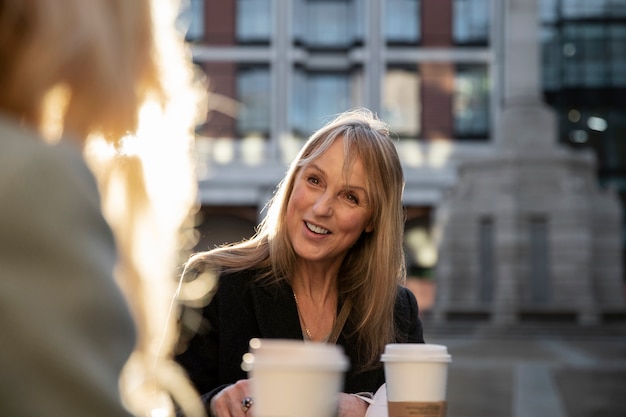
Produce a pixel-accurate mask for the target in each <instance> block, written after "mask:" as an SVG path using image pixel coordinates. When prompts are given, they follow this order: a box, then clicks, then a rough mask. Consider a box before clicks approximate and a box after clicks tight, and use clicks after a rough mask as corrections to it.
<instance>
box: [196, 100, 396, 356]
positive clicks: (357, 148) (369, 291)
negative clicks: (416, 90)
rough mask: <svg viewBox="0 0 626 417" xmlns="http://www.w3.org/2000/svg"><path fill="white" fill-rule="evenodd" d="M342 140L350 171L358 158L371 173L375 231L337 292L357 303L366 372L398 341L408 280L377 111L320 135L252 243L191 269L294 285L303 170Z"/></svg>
mask: <svg viewBox="0 0 626 417" xmlns="http://www.w3.org/2000/svg"><path fill="white" fill-rule="evenodd" d="M336 140H343V143H344V146H345V149H346V155H348V158H347V163H346V166H345V167H344V169H349V166H350V164H351V163H352V162H353V161H354V160H355V158H360V160H361V162H362V163H363V166H364V167H366V171H367V173H368V176H367V193H368V196H369V199H370V201H371V205H372V213H373V215H372V216H373V217H372V224H373V230H372V232H371V233H364V234H363V235H362V236H361V237H360V238H359V240H358V241H357V243H356V244H355V245H354V246H353V247H352V248H351V249H350V251H349V252H348V254H347V256H346V258H345V259H344V262H343V264H342V266H341V269H340V271H339V276H338V290H339V297H340V299H350V300H351V301H352V303H353V315H352V317H354V320H355V322H354V325H355V326H356V327H355V328H356V331H357V337H358V340H359V343H360V345H361V346H362V349H363V351H362V353H363V355H364V367H370V366H374V365H375V364H377V363H378V362H379V358H380V354H381V353H382V351H383V349H384V346H385V344H386V343H389V342H391V341H392V340H394V325H393V309H394V303H395V296H396V291H397V285H398V284H402V283H404V281H405V278H406V272H405V262H404V251H403V246H402V244H403V243H402V242H403V238H402V236H403V232H404V209H403V206H402V193H403V189H404V176H403V172H402V166H401V163H400V159H399V157H398V153H397V150H396V148H395V145H394V143H393V141H392V139H391V137H390V133H389V130H388V127H387V125H386V124H385V123H383V122H382V121H381V120H380V119H378V118H377V117H376V116H375V115H374V114H373V113H372V112H371V111H369V110H367V109H355V110H351V111H347V112H345V113H342V114H340V115H339V116H337V117H336V118H335V119H334V120H332V121H331V122H329V123H328V124H327V125H325V126H324V127H322V128H321V129H320V130H318V131H317V132H315V133H314V134H313V135H312V136H311V137H310V138H309V140H308V141H307V142H306V144H305V145H304V147H303V148H302V149H301V150H300V153H299V154H298V155H297V157H296V158H295V159H294V161H293V162H292V163H291V165H290V167H289V170H288V171H287V174H286V176H285V178H284V179H283V180H282V181H281V183H280V184H279V185H278V187H277V189H276V193H275V195H274V197H273V198H272V200H271V202H270V203H269V209H268V212H267V215H266V217H265V218H264V219H263V221H262V222H261V224H260V225H259V227H258V229H257V233H256V234H255V235H254V236H253V237H252V238H251V239H250V240H247V241H243V242H240V243H237V244H233V245H226V246H223V247H220V248H216V249H213V250H212V251H209V252H202V253H198V254H196V255H194V256H193V257H191V259H190V260H189V262H188V264H187V270H188V271H189V272H191V273H192V274H191V275H190V276H193V275H194V274H197V273H199V272H201V271H204V270H214V269H217V270H219V271H237V270H242V269H249V268H251V269H258V270H259V279H263V280H267V279H270V280H275V281H276V282H278V281H282V280H289V277H291V276H292V275H293V271H294V268H295V263H296V254H295V252H294V250H293V248H292V246H291V243H290V241H289V238H288V235H287V230H286V217H287V204H288V202H289V198H290V196H291V193H292V191H293V187H294V181H295V178H296V176H297V174H298V172H299V171H300V170H301V169H302V167H303V166H305V165H307V164H308V163H310V162H311V161H313V160H315V159H317V158H319V157H320V155H322V154H323V153H324V152H325V151H326V150H327V149H328V148H329V147H330V146H331V145H332V144H333V143H334V142H335V141H336Z"/></svg>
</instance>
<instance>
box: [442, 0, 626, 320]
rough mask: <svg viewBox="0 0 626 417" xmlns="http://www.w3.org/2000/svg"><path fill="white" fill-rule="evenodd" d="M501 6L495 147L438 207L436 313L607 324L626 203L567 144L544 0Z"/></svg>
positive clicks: (620, 303)
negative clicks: (551, 73)
mask: <svg viewBox="0 0 626 417" xmlns="http://www.w3.org/2000/svg"><path fill="white" fill-rule="evenodd" d="M501 7H502V12H503V13H502V16H495V17H494V18H496V19H497V18H502V19H503V24H502V25H500V27H502V31H503V33H501V34H500V36H496V37H495V38H497V39H499V40H501V43H500V44H498V45H494V48H496V52H497V56H499V57H500V58H501V59H502V62H501V65H502V75H501V79H499V80H498V81H499V85H501V86H502V96H501V97H500V98H499V99H500V100H499V105H500V106H501V108H500V111H499V112H498V114H499V115H500V117H499V119H498V120H496V121H495V123H494V139H493V141H494V153H493V155H491V156H489V157H485V158H480V159H473V160H465V161H462V162H461V163H460V165H459V172H458V174H459V177H458V183H457V184H456V186H455V187H454V188H453V189H452V190H450V192H449V194H448V195H447V197H446V198H445V199H444V201H443V202H442V204H441V206H440V207H439V208H438V210H437V215H438V223H439V225H440V228H441V230H442V235H441V236H442V237H441V241H440V253H439V264H438V266H437V276H436V278H437V285H438V299H437V302H436V304H435V307H434V312H435V314H434V316H435V319H437V320H446V319H449V318H450V317H471V316H473V317H484V318H488V319H489V320H490V322H491V323H493V324H497V325H512V324H515V323H517V322H519V321H520V320H526V319H531V318H533V319H537V320H550V319H559V320H563V319H568V318H569V319H571V320H572V321H577V322H579V323H584V324H592V323H596V322H598V321H599V320H600V319H601V316H602V312H603V311H606V310H607V309H608V310H610V309H623V308H624V296H623V292H621V291H618V290H619V288H621V279H622V267H621V255H620V253H621V243H620V242H619V240H620V239H619V234H620V233H621V224H620V218H621V214H620V208H619V204H617V198H616V196H615V195H613V194H611V193H609V192H605V191H602V190H599V189H598V187H597V180H596V178H595V160H594V158H593V156H592V155H591V154H590V153H586V154H580V153H574V152H573V151H571V150H569V149H566V148H564V147H561V146H559V145H558V143H557V137H556V134H557V122H556V118H555V115H554V114H553V112H552V110H551V109H550V108H549V107H547V106H546V105H545V104H544V103H543V101H542V96H541V83H540V76H539V74H540V62H539V57H540V54H539V37H538V13H537V3H536V0H502V3H501ZM606 233H608V236H609V237H608V238H607V237H601V235H602V236H607V235H606ZM600 247H601V248H602V253H605V254H606V255H603V258H602V262H603V265H602V266H601V267H599V266H597V265H595V264H594V259H596V257H597V256H598V255H599V254H600V251H599V250H598V248H600ZM608 288H611V289H612V290H611V291H609V290H608Z"/></svg>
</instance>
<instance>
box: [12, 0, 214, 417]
mask: <svg viewBox="0 0 626 417" xmlns="http://www.w3.org/2000/svg"><path fill="white" fill-rule="evenodd" d="M157 4H158V5H159V8H155V7H153V3H152V2H151V1H150V0H132V1H129V0H2V1H0V306H1V307H0V309H1V311H2V313H1V314H0V332H1V333H2V342H1V343H0V369H1V371H0V415H2V416H14V417H15V416H51V417H52V416H54V417H57V416H58V417H68V416H90V417H98V416H102V417H105V416H106V417H115V416H126V415H128V410H130V411H131V412H132V413H134V414H136V415H138V416H139V415H141V416H144V415H145V416H147V415H150V414H151V415H158V416H167V415H173V412H174V406H173V401H172V397H175V398H177V399H178V400H181V399H184V398H185V396H188V397H189V398H194V394H193V390H192V389H191V385H190V384H189V383H188V382H187V381H186V380H185V379H184V378H183V377H182V376H181V375H182V371H181V370H180V368H179V367H178V366H176V365H175V363H174V362H173V361H172V360H171V356H172V341H173V340H174V333H173V330H174V328H173V326H172V325H171V324H170V322H169V321H168V309H167V308H168V306H169V304H170V300H171V299H172V297H173V296H174V293H175V290H176V281H175V272H176V270H175V267H176V265H177V263H178V261H179V255H180V249H181V248H182V247H183V244H184V240H185V237H184V236H183V235H182V234H181V230H183V226H184V225H185V224H186V222H187V219H188V217H189V216H190V214H191V213H192V207H193V205H194V200H195V188H194V187H195V180H194V175H193V165H192V164H191V160H190V157H191V143H192V142H191V140H192V129H193V126H194V122H195V119H196V117H195V114H197V113H198V112H197V109H196V107H195V104H196V103H197V102H198V100H197V99H198V98H199V97H200V96H199V95H198V93H196V91H199V90H196V89H195V88H194V87H193V82H192V78H193V76H192V71H191V68H190V64H189V62H190V60H189V58H188V56H187V54H186V52H185V50H184V43H183V41H182V35H180V34H178V33H176V32H175V31H174V26H173V22H174V17H175V12H176V10H177V6H176V4H175V3H172V2H168V1H165V0H159V1H155V2H154V5H157ZM166 64H167V65H166ZM159 133H163V134H159ZM160 172H166V173H168V175H169V177H160V176H159V173H160ZM121 373H122V375H123V376H122V379H121V382H122V384H121V387H122V392H120V374H121ZM172 387H177V389H173V388H172ZM185 388H187V389H185ZM184 403H185V404H188V405H189V406H188V407H187V410H186V411H188V412H189V414H190V415H191V414H193V413H194V412H196V413H197V414H199V413H201V412H202V409H201V405H200V404H194V403H193V402H192V401H191V400H185V401H184ZM194 407H195V408H194Z"/></svg>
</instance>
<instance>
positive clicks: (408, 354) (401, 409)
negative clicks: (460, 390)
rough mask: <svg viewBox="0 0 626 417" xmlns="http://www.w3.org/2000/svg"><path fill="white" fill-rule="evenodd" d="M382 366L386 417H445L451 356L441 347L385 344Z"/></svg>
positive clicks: (415, 344) (444, 347)
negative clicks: (383, 370)
mask: <svg viewBox="0 0 626 417" xmlns="http://www.w3.org/2000/svg"><path fill="white" fill-rule="evenodd" d="M381 360H382V362H383V363H384V368H385V379H386V388H387V409H388V413H389V417H445V416H446V412H447V403H446V387H447V382H448V365H449V363H450V362H451V360H452V359H451V356H450V355H449V354H448V349H447V347H446V346H443V345H434V344H424V343H400V344H388V345H387V346H385V352H384V353H383V355H382V356H381Z"/></svg>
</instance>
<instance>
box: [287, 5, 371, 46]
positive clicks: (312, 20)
mask: <svg viewBox="0 0 626 417" xmlns="http://www.w3.org/2000/svg"><path fill="white" fill-rule="evenodd" d="M293 9H294V23H293V35H294V41H295V42H296V43H297V44H301V45H305V46H308V47H311V48H340V49H341V48H348V47H351V46H352V45H354V44H358V43H362V39H363V30H364V27H363V24H364V21H365V11H364V2H363V0H338V1H320V0H294V3H293Z"/></svg>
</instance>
